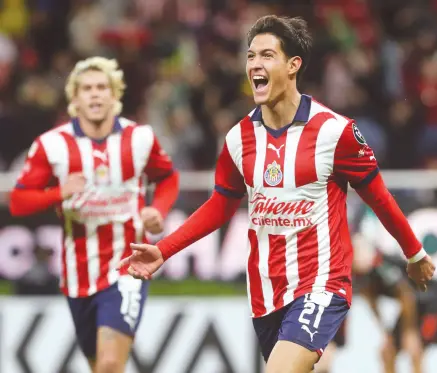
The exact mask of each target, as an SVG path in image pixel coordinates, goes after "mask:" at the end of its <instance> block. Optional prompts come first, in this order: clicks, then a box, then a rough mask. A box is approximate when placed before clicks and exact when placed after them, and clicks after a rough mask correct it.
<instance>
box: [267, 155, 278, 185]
mask: <svg viewBox="0 0 437 373" xmlns="http://www.w3.org/2000/svg"><path fill="white" fill-rule="evenodd" d="M264 180H265V182H266V183H267V184H268V185H270V186H276V185H278V184H279V183H280V182H281V181H282V171H281V166H280V165H279V164H278V163H277V162H276V161H273V163H271V164H269V165H268V166H267V170H266V171H265V172H264Z"/></svg>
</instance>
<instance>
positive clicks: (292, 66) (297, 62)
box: [287, 56, 302, 75]
mask: <svg viewBox="0 0 437 373" xmlns="http://www.w3.org/2000/svg"><path fill="white" fill-rule="evenodd" d="M301 66H302V58H300V57H299V56H294V57H291V58H289V59H288V63H287V67H288V75H296V74H297V72H298V71H299V69H300V67H301Z"/></svg>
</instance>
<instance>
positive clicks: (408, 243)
mask: <svg viewBox="0 0 437 373" xmlns="http://www.w3.org/2000/svg"><path fill="white" fill-rule="evenodd" d="M356 191H357V193H358V194H359V196H360V197H361V199H362V200H363V201H364V202H366V203H367V204H368V205H369V207H370V208H371V209H372V210H373V211H374V213H375V214H376V216H377V217H378V219H379V220H380V221H381V223H382V224H383V225H384V227H385V229H387V231H388V232H389V233H390V234H391V235H392V236H393V237H394V238H395V239H396V241H397V242H398V243H399V246H400V247H401V248H402V251H403V252H404V254H405V256H406V258H407V259H408V260H409V262H411V263H412V262H417V261H419V260H420V259H422V258H424V257H425V256H426V252H425V250H424V249H423V248H422V244H421V243H420V242H419V240H418V239H417V238H416V236H415V234H414V232H413V230H412V229H411V227H410V224H409V223H408V220H407V218H406V217H405V215H404V214H403V213H402V211H401V209H400V208H399V206H398V204H397V203H396V201H395V199H394V198H393V196H392V194H391V193H390V192H389V191H388V189H387V187H386V186H385V184H384V181H383V179H382V177H381V175H380V174H378V175H376V176H375V178H374V179H373V180H372V181H371V182H370V183H369V184H367V185H365V186H363V187H361V188H357V189H356Z"/></svg>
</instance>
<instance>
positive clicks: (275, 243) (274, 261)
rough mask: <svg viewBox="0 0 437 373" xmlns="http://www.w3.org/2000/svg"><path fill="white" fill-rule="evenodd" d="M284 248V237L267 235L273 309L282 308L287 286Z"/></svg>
mask: <svg viewBox="0 0 437 373" xmlns="http://www.w3.org/2000/svg"><path fill="white" fill-rule="evenodd" d="M285 248H286V240H285V236H284V235H273V234H269V277H270V280H271V281H272V287H273V305H274V307H275V309H279V308H281V307H283V306H284V294H285V292H286V291H287V285H288V280H287V272H286V266H285V260H286V259H285Z"/></svg>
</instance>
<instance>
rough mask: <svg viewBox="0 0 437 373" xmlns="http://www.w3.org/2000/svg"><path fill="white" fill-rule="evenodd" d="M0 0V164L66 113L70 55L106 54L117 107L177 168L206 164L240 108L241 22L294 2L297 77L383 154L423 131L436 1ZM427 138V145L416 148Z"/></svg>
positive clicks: (388, 160) (402, 156)
mask: <svg viewBox="0 0 437 373" xmlns="http://www.w3.org/2000/svg"><path fill="white" fill-rule="evenodd" d="M1 4H2V6H1V7H0V33H2V34H0V126H1V127H2V129H3V130H4V134H5V136H3V137H1V138H0V158H3V162H2V161H1V159H0V167H2V166H1V164H2V163H3V164H4V166H3V168H5V167H10V166H11V165H12V164H18V163H19V158H18V160H17V161H15V162H14V159H15V158H17V157H20V156H21V155H22V154H23V152H24V151H25V150H26V148H27V147H28V146H29V145H30V143H31V141H32V140H33V138H34V137H36V136H37V135H38V134H40V133H41V132H43V131H45V130H47V129H49V128H51V127H53V126H55V125H58V124H60V123H61V122H62V121H63V120H68V117H67V116H66V112H65V110H66V104H65V98H64V90H63V88H64V84H65V78H66V76H67V75H68V72H69V71H70V69H71V68H72V66H73V65H74V63H75V62H76V60H77V59H78V58H83V57H87V56H90V55H105V56H109V57H113V58H117V59H118V61H119V62H120V65H121V67H122V68H123V70H124V73H125V78H126V81H127V85H128V88H127V91H126V95H125V97H124V100H123V103H124V111H125V112H124V114H125V115H126V116H128V117H130V118H132V119H134V120H139V121H141V122H147V123H150V124H151V125H152V126H153V127H154V129H155V131H156V132H157V134H158V136H159V137H160V139H161V141H162V144H163V146H164V148H165V149H166V150H167V151H168V152H169V153H171V154H172V155H174V154H177V158H178V162H179V163H180V164H179V166H180V167H181V168H184V169H210V168H212V167H213V166H214V163H215V160H216V156H217V152H218V151H219V149H220V148H221V145H222V143H223V136H224V135H225V134H226V131H227V130H228V129H229V128H230V127H231V126H232V125H234V124H235V123H236V122H237V121H238V120H240V119H241V118H242V117H243V116H244V115H246V114H247V113H248V112H249V111H250V110H251V109H252V108H253V101H252V98H251V93H250V87H249V86H248V84H247V82H246V77H245V71H244V64H245V59H246V50H247V45H246V33H247V31H248V29H249V27H250V26H251V24H252V23H253V22H254V21H255V20H256V19H257V18H258V17H260V16H262V15H265V14H269V13H276V14H283V15H289V16H298V15H300V16H303V17H304V18H305V19H307V20H308V22H309V24H310V28H311V30H312V31H313V34H314V39H315V40H314V50H313V55H312V59H311V61H310V64H309V66H308V69H307V71H306V73H305V77H304V80H303V81H302V83H301V87H300V88H301V89H302V90H303V91H305V92H307V93H310V94H312V95H314V97H315V98H316V99H317V100H318V101H321V102H322V103H326V104H327V105H328V106H331V107H333V108H334V109H336V110H337V111H339V112H340V113H341V114H343V115H346V116H350V117H353V118H354V119H356V122H357V124H358V126H359V127H360V129H361V131H362V132H363V134H364V136H365V137H366V139H367V141H368V142H369V143H370V144H371V145H372V147H373V148H374V150H375V153H376V155H377V157H378V160H379V162H380V164H381V165H382V167H385V168H399V167H402V168H412V167H421V166H423V165H424V164H425V163H426V160H427V159H428V158H429V156H430V155H432V154H433V152H434V149H435V148H436V147H435V143H436V140H437V135H436V131H437V93H436V92H437V73H436V71H437V62H436V60H437V57H436V50H437V31H436V24H435V19H437V6H436V3H435V1H434V2H432V1H426V0H423V1H415V0H384V1H379V0H331V1H329V2H328V1H324V0H295V1H292V2H291V1H286V0H269V1H266V0H263V1H261V0H223V1H220V2H217V1H212V0H126V1H118V0H75V1H71V0H63V1H58V0H39V1H32V2H27V1H24V0H9V1H6V2H2V3H1ZM427 149H429V151H428V150H427Z"/></svg>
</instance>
